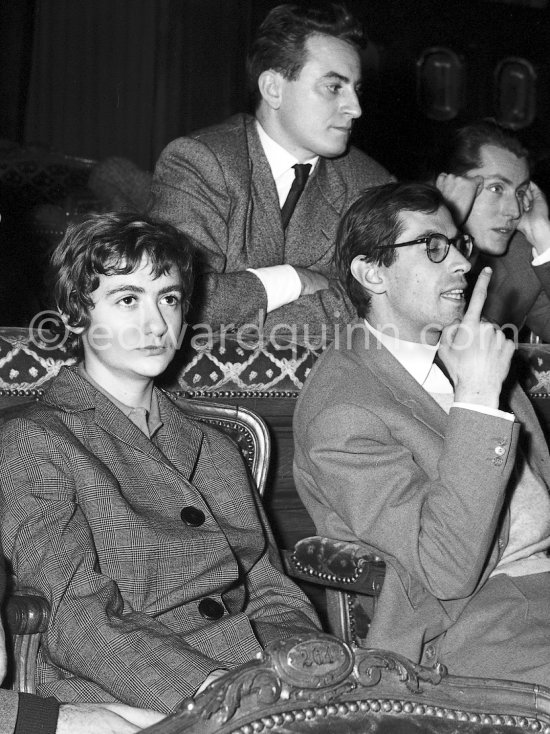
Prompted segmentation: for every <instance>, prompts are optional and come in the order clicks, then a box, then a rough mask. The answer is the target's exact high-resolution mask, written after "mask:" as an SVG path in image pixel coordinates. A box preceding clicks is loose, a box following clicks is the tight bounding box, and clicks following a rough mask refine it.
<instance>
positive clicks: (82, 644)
mask: <svg viewBox="0 0 550 734" xmlns="http://www.w3.org/2000/svg"><path fill="white" fill-rule="evenodd" d="M0 434H1V435H0V439H1V440H0V487H1V499H0V510H1V513H0V523H1V530H2V546H3V549H4V553H5V554H6V557H8V558H10V560H11V563H12V566H13V571H14V573H15V575H16V577H17V579H18V583H19V584H21V585H22V586H27V587H31V588H33V589H35V590H36V591H37V592H38V593H40V594H42V595H44V596H45V597H46V599H47V600H48V601H49V603H50V608H51V619H50V624H49V626H48V629H47V631H46V632H45V633H44V635H43V648H44V650H45V653H46V655H47V656H48V658H49V659H50V660H51V661H52V662H53V664H55V665H57V666H59V667H60V668H61V669H63V670H64V671H68V672H69V673H72V674H74V675H75V676H77V677H80V678H84V679H85V680H86V681H93V683H94V684H95V686H96V688H97V698H96V699H95V700H98V701H113V700H119V701H122V702H124V703H127V704H130V705H133V706H140V707H144V708H151V709H154V710H158V711H163V712H166V713H168V712H170V711H172V710H174V709H175V708H176V707H177V706H178V705H179V704H180V703H181V701H182V700H183V699H184V698H185V697H187V696H190V695H193V694H194V692H195V691H196V690H197V688H198V687H199V685H200V684H201V683H202V682H203V681H204V679H205V678H206V677H207V675H208V674H209V673H210V672H212V671H213V670H216V669H219V668H223V667H225V666H224V664H223V663H220V660H217V659H213V658H211V657H209V656H208V655H207V654H205V653H203V652H201V643H203V641H204V636H205V635H209V636H210V637H211V638H212V639H213V638H214V637H215V636H216V635H218V636H219V638H220V639H224V638H225V639H234V640H236V641H237V640H238V641H240V644H241V645H242V646H243V649H244V648H246V649H248V650H249V654H250V657H253V656H254V654H256V652H258V651H259V650H260V649H261V647H260V645H259V643H258V640H257V639H256V637H255V635H254V633H253V631H252V629H251V624H250V621H249V620H248V619H247V617H246V616H245V615H244V614H235V615H232V616H228V615H224V617H223V618H222V619H221V620H218V621H216V622H212V623H211V625H210V626H209V627H208V630H207V631H203V630H199V631H198V632H192V633H190V634H189V635H183V634H181V633H179V632H176V631H174V630H172V629H171V628H169V627H167V626H166V625H164V624H163V623H162V622H160V621H158V620H157V619H155V618H154V617H153V616H150V615H147V614H144V613H142V612H140V611H137V610H134V609H132V608H129V607H128V606H126V605H125V603H124V599H123V597H122V595H121V593H120V591H119V589H118V587H117V585H116V583H115V582H114V581H113V580H112V579H111V578H109V577H107V576H105V575H104V574H103V573H102V571H101V568H100V565H99V562H98V557H97V554H96V551H95V546H94V538H93V535H92V532H91V529H90V527H89V525H88V523H87V520H86V517H85V516H84V513H83V512H82V510H81V508H80V507H79V505H78V504H77V502H76V495H75V487H74V480H73V472H72V471H71V466H70V465H69V462H68V461H67V455H66V451H64V446H63V441H62V439H60V438H59V436H57V435H55V433H54V432H53V431H51V430H47V429H45V428H44V427H42V426H39V425H37V424H36V423H35V422H33V421H30V420H21V419H19V420H14V421H12V422H10V423H8V424H6V425H5V426H3V427H2V429H1V431H0ZM98 512H101V498H98ZM136 542H138V541H136ZM269 581H270V579H269V578H268V579H266V583H268V582H269ZM43 690H44V689H42V692H43ZM45 690H46V691H47V692H48V694H49V693H50V692H51V691H50V689H49V688H47V689H45Z"/></svg>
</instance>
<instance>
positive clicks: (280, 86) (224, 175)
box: [151, 5, 389, 335]
mask: <svg viewBox="0 0 550 734" xmlns="http://www.w3.org/2000/svg"><path fill="white" fill-rule="evenodd" d="M362 42H363V37H362V31H361V28H360V26H359V25H358V24H357V22H356V21H355V20H354V19H353V18H352V17H351V16H350V15H349V14H348V13H347V11H345V10H344V9H343V8H341V7H339V6H331V7H330V8H329V9H327V10H324V11H321V10H318V9H315V8H311V7H305V6H296V5H282V6H279V7H277V8H275V9H273V10H272V11H271V12H270V13H269V14H268V16H267V18H266V19H265V20H264V22H263V24H262V25H261V27H260V29H259V31H258V35H257V37H256V39H255V42H254V44H253V47H252V49H251V54H250V58H249V76H250V83H251V85H252V86H253V87H254V90H255V93H256V97H257V106H256V113H255V117H252V116H250V115H244V114H239V115H236V116H234V117H232V118H231V119H229V120H228V121H226V122H223V123H221V124H219V125H215V126H213V127H210V128H208V129H206V130H202V131H200V132H196V133H194V134H193V135H191V136H189V137H182V138H178V139H177V140H174V141H173V142H172V143H170V144H169V145H168V146H167V147H166V149H165V150H164V151H163V153H162V154H161V156H160V158H159V160H158V162H157V165H156V169H155V173H154V177H153V183H152V190H151V195H152V199H151V210H152V212H153V213H154V214H155V215H156V216H159V217H161V218H163V219H165V220H167V221H169V222H171V223H172V224H174V225H175V226H176V227H177V228H178V229H180V230H181V231H182V232H184V233H185V234H186V235H187V236H188V237H189V238H190V239H191V241H192V242H193V244H194V245H195V247H196V249H197V253H198V261H199V268H200V276H199V278H198V279H197V285H196V298H195V297H194V299H193V301H194V306H197V308H196V309H194V310H193V321H194V322H195V323H199V322H206V323H208V324H210V325H213V326H215V327H219V325H220V324H224V325H229V324H234V325H236V326H239V325H242V324H246V323H253V324H260V325H261V326H263V329H264V333H265V334H267V335H269V334H270V333H271V331H272V330H273V329H274V328H276V327H277V326H278V325H290V326H291V327H292V326H294V325H298V326H299V329H300V331H301V330H302V328H303V325H304V324H308V328H309V331H310V332H311V333H314V332H319V331H321V330H322V328H323V325H331V324H334V323H347V321H349V318H350V317H351V315H352V312H353V309H352V306H351V303H350V302H349V300H348V298H347V296H346V294H345V292H344V289H343V288H342V287H341V285H340V284H339V282H338V280H337V278H336V277H335V271H334V268H333V265H332V256H333V253H334V242H335V235H336V228H337V226H338V221H339V219H340V216H341V215H342V214H343V212H344V211H345V210H346V209H347V208H348V206H349V205H350V204H351V203H352V201H353V200H354V199H355V198H356V197H357V196H358V195H359V193H360V192H361V191H362V190H363V189H364V188H366V187H367V186H372V185H375V184H379V183H384V182H385V181H387V180H389V175H388V173H387V172H386V171H385V170H384V169H383V168H382V167H381V166H380V165H378V163H376V162H375V161H373V160H372V159H371V158H369V157H368V156H366V155H365V154H364V153H362V152H361V151H359V150H358V149H356V148H353V147H351V148H350V147H348V146H349V137H350V133H351V129H352V125H353V122H354V120H355V119H357V118H358V117H359V116H360V115H361V107H360V104H359V100H358V96H357V95H358V92H359V87H360V83H361V64H360V57H359V48H360V46H361V45H362ZM295 164H309V165H310V166H311V171H310V173H309V176H308V179H307V183H306V185H305V189H304V190H303V193H302V195H301V196H300V198H299V199H298V203H297V204H296V208H295V209H294V212H293V214H292V216H291V218H290V222H289V224H288V226H287V227H286V230H285V229H284V228H283V224H282V220H281V207H282V206H283V203H284V202H285V200H286V198H287V195H288V194H289V190H290V188H291V185H292V182H293V180H294V176H295V174H294V169H293V166H294V165H295Z"/></svg>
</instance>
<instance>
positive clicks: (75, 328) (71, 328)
mask: <svg viewBox="0 0 550 734" xmlns="http://www.w3.org/2000/svg"><path fill="white" fill-rule="evenodd" d="M58 313H59V315H60V316H61V321H63V323H64V324H65V328H66V329H67V330H68V331H71V332H72V333H73V334H82V332H83V331H84V328H85V327H84V326H71V325H70V323H69V316H68V315H67V314H66V313H63V312H62V311H58Z"/></svg>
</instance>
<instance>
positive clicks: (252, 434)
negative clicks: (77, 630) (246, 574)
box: [0, 390, 270, 693]
mask: <svg viewBox="0 0 550 734" xmlns="http://www.w3.org/2000/svg"><path fill="white" fill-rule="evenodd" d="M42 392H43V391H42V390H33V391H16V390H11V391H10V390H0V423H1V422H2V421H3V420H5V419H6V418H7V417H8V416H11V415H13V414H14V413H16V412H17V411H18V410H19V409H20V407H21V405H23V404H24V403H26V402H29V401H32V400H39V399H40V397H41V395H42ZM176 397H177V400H178V402H179V403H180V404H181V405H182V407H183V408H184V410H185V411H186V412H187V413H188V414H190V415H193V417H195V418H196V419H197V420H200V421H204V422H206V423H210V424H213V425H215V426H217V427H218V428H220V429H221V430H223V431H224V432H225V433H227V434H228V435H229V436H230V437H231V438H233V439H234V441H235V442H236V443H237V444H238V446H239V448H240V449H241V452H242V454H243V456H244V458H245V460H246V462H247V465H248V467H249V469H250V472H251V475H252V478H253V479H254V482H255V484H256V487H257V488H258V491H259V493H260V496H261V495H263V493H264V491H265V486H266V480H267V470H268V466H269V455H270V440H269V433H268V430H267V427H266V425H265V423H264V421H263V420H262V418H260V417H259V416H258V415H256V414H255V413H253V412H252V411H251V410H249V409H248V408H244V407H234V406H227V405H221V404H218V403H211V402H208V403H206V402H204V401H200V400H191V399H185V400H183V399H182V398H181V397H178V396H177V395H176ZM5 612H6V613H5V617H6V626H7V630H8V633H9V635H8V637H9V640H8V642H11V647H12V650H11V659H12V661H13V670H12V671H11V679H12V680H11V682H12V688H13V689H14V690H18V691H20V692H24V693H34V692H35V690H36V688H35V678H36V659H37V653H38V648H39V645H40V638H41V635H42V632H44V631H45V630H46V628H47V625H48V617H49V608H48V603H47V601H46V600H45V599H44V598H43V597H41V596H37V595H36V594H32V593H26V592H25V590H17V591H16V592H15V593H14V594H12V595H11V596H10V597H9V598H8V599H7V602H6V610H5Z"/></svg>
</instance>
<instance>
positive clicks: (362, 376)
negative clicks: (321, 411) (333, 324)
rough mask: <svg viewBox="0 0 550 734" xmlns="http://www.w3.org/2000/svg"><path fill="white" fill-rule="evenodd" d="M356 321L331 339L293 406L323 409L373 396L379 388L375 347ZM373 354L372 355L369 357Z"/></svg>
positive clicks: (367, 333) (298, 409)
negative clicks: (374, 366)
mask: <svg viewBox="0 0 550 734" xmlns="http://www.w3.org/2000/svg"><path fill="white" fill-rule="evenodd" d="M369 335H370V332H368V331H367V330H366V329H365V328H364V327H362V325H361V324H360V322H359V321H356V322H353V323H352V324H349V325H347V326H345V327H343V328H342V329H341V330H340V331H339V332H338V333H337V335H336V338H335V340H334V341H333V342H332V343H331V344H330V346H329V347H328V348H327V349H326V350H325V351H324V352H323V354H321V356H320V357H319V359H318V360H317V361H316V363H315V364H314V366H313V368H312V369H311V372H310V373H309V375H308V377H307V380H306V382H305V384H304V387H303V388H302V391H301V393H300V396H299V398H298V404H297V406H296V408H297V411H298V412H300V409H303V406H304V404H305V405H310V404H318V405H319V406H323V407H327V405H329V404H339V403H341V402H345V401H347V400H348V399H352V400H355V398H356V396H358V395H365V394H366V393H368V394H369V395H371V396H372V395H374V394H375V393H376V392H377V391H379V389H380V385H379V381H378V379H377V377H376V373H375V372H376V371H372V370H371V368H372V367H373V361H374V360H375V359H376V358H377V357H379V355H378V354H377V353H376V345H375V344H374V343H373V340H372V339H371V338H370V336H369ZM373 351H374V352H375V353H374V354H373Z"/></svg>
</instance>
